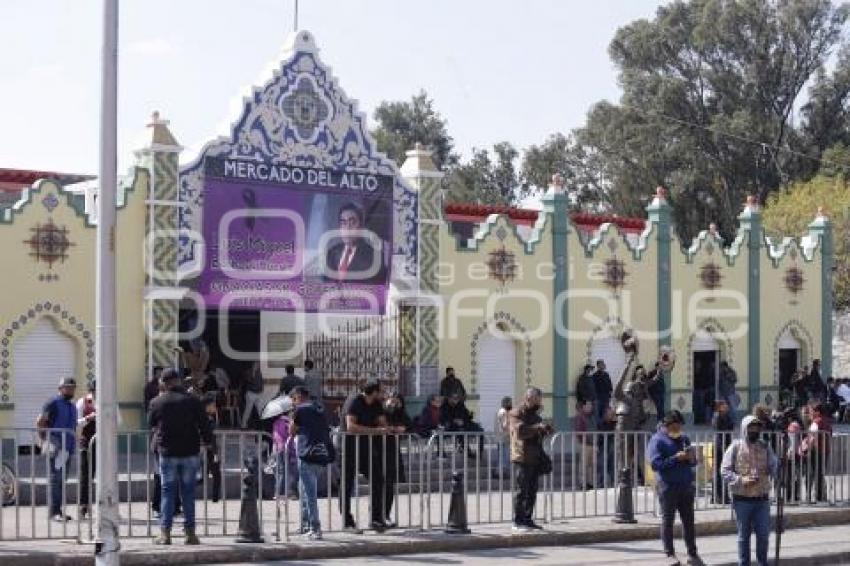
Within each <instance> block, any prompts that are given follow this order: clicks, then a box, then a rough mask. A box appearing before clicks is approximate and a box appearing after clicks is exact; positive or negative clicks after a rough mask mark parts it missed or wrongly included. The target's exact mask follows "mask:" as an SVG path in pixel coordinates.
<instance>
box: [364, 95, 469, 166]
mask: <svg viewBox="0 0 850 566" xmlns="http://www.w3.org/2000/svg"><path fill="white" fill-rule="evenodd" d="M374 118H375V122H376V123H377V127H376V128H375V129H374V130H373V131H372V137H374V138H375V141H376V142H377V144H378V149H379V150H380V151H382V152H384V153H385V154H387V156H389V157H390V158H391V159H393V160H395V162H396V163H397V164H398V165H401V164H402V163H404V160H405V159H406V157H407V156H406V154H405V153H406V152H407V151H408V150H410V149H413V146H414V145H415V144H416V143H421V144H422V145H424V146H425V147H427V148H428V149H430V150H431V151H432V152H433V157H434V162H435V163H436V165H437V167H441V166H442V167H448V166H451V165H452V164H454V163H455V162H456V161H457V156H456V155H455V154H454V153H453V149H454V141H453V140H452V137H451V136H450V135H449V134H448V127H447V123H446V120H445V118H443V117H442V115H440V113H439V112H437V111H436V110H435V109H434V101H433V100H431V99H430V98H429V97H428V94H427V93H426V92H425V91H424V90H421V91H419V94H416V95H414V96H413V97H412V98H411V99H410V102H388V101H384V102H381V103H380V104H379V105H378V107H377V108H376V109H375V114H374Z"/></svg>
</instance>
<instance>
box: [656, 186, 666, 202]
mask: <svg viewBox="0 0 850 566" xmlns="http://www.w3.org/2000/svg"><path fill="white" fill-rule="evenodd" d="M655 196H656V198H658V199H660V200H667V189H665V188H664V187H662V186H661V185H658V186H657V187H655Z"/></svg>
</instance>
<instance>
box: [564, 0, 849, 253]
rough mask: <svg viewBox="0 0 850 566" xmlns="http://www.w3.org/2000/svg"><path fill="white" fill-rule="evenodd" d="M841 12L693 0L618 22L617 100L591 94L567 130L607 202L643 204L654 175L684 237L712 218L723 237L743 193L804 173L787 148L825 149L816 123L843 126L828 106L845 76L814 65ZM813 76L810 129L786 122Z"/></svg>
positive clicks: (621, 208) (833, 38)
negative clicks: (577, 124)
mask: <svg viewBox="0 0 850 566" xmlns="http://www.w3.org/2000/svg"><path fill="white" fill-rule="evenodd" d="M846 18H847V9H846V8H845V7H843V6H842V7H839V8H836V7H834V6H833V5H832V4H831V2H829V0H809V1H806V2H767V1H764V0H740V1H736V2H732V1H724V0H691V1H688V2H685V1H675V2H672V3H670V4H669V5H667V6H663V7H661V8H659V9H658V11H657V13H656V17H655V18H654V19H653V20H651V21H650V20H638V21H635V22H632V23H631V24H629V25H627V26H625V27H623V28H621V29H620V30H618V31H617V33H616V35H615V37H614V39H613V41H612V42H611V45H610V48H609V51H610V54H611V58H612V60H613V62H614V64H615V65H616V66H617V68H618V70H619V81H620V85H621V86H622V90H623V95H622V98H621V100H620V103H619V104H611V103H608V102H600V103H598V104H597V105H596V106H594V107H593V108H592V109H591V110H590V112H589V114H588V118H587V124H586V126H585V127H584V128H581V129H579V130H578V131H577V132H576V140H577V142H578V143H579V144H581V145H582V146H583V147H585V148H586V149H587V152H588V154H589V155H593V156H594V159H595V164H591V165H589V166H590V167H592V168H593V169H596V170H597V175H596V177H597V178H600V179H604V180H605V182H606V183H607V185H608V186H607V187H605V189H606V191H605V192H606V194H607V195H608V196H609V200H610V202H611V205H612V207H613V208H614V209H615V211H616V212H619V213H622V214H635V213H640V212H642V208H643V206H644V204H645V202H646V198H647V197H648V196H649V195H650V194H651V193H652V191H653V188H654V187H655V186H656V185H658V184H663V185H665V186H667V187H668V189H670V194H671V204H672V205H673V212H674V218H675V220H676V223H677V227H678V229H679V232H680V235H681V236H682V237H683V238H684V239H686V240H687V239H689V238H690V237H692V236H693V235H694V234H695V233H696V232H697V231H698V230H700V229H704V228H705V227H706V226H707V225H708V224H709V222H712V221H713V222H717V223H718V224H719V226H720V229H721V232H724V235H726V236H730V235H731V233H732V232H733V231H734V229H735V226H736V217H737V215H738V213H739V212H740V209H741V206H742V204H743V202H744V200H745V198H746V196H747V195H748V194H753V195H755V196H757V197H758V198H759V200H760V201H761V202H764V200H765V199H766V198H767V196H768V195H770V194H771V193H773V192H774V191H776V190H777V189H778V188H779V187H780V186H782V185H783V184H785V183H787V182H788V181H791V180H794V179H799V178H801V177H802V176H805V175H808V176H810V175H811V174H812V173H813V171H812V163H811V160H809V161H808V162H806V163H803V162H802V161H801V158H800V157H799V156H796V155H795V154H794V153H793V152H799V153H804V152H806V151H807V150H810V149H812V148H814V149H815V151H817V150H818V148H820V150H822V149H823V148H825V147H826V145H823V144H824V143H826V142H830V141H832V140H834V139H835V136H833V135H831V134H830V135H825V133H824V132H823V130H824V129H833V130H835V129H845V130H846V126H845V124H843V123H835V122H830V121H829V120H828V119H826V116H827V112H829V111H830V110H828V109H831V108H835V106H836V105H839V106H840V105H841V104H842V103H843V102H844V101H846V96H847V92H848V89H847V87H846V85H847V84H850V81H848V80H847V79H845V78H843V76H839V75H835V74H834V75H833V76H832V79H834V81H832V82H830V81H827V80H826V78H825V77H827V75H826V74H825V73H823V72H822V68H823V65H824V63H825V62H826V60H827V58H828V57H829V54H830V51H831V49H832V48H834V47H835V45H836V44H837V43H838V42H839V41H840V39H841V31H842V28H843V25H844V22H845V20H846ZM844 59H847V57H845V58H844ZM844 68H845V67H841V68H840V69H839V70H842V72H844V71H843V69H844ZM818 73H821V75H818ZM817 76H820V77H821V79H822V80H821V83H817V81H816V83H817V84H819V85H820V86H819V91H816V92H815V91H813V95H814V94H817V97H815V100H814V103H813V105H812V106H811V108H810V109H809V111H808V113H805V112H804V118H806V124H805V126H806V128H808V129H806V128H803V129H800V128H795V127H794V125H793V124H792V121H791V119H792V115H793V112H794V109H795V104H799V100H800V98H801V95H802V94H803V91H804V89H805V86H806V84H807V82H808V81H809V80H810V79H813V78H817ZM827 83H829V84H827ZM833 83H834V84H833ZM824 108H826V109H827V110H824ZM842 108H843V107H842ZM816 116H817V119H816V118H815V117H816ZM838 137H839V138H841V136H838ZM753 142H755V143H753ZM828 145H829V144H828ZM821 146H822V147H821ZM786 149H787V150H792V151H785V150H786Z"/></svg>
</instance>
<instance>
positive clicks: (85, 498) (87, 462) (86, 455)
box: [77, 381, 97, 519]
mask: <svg viewBox="0 0 850 566" xmlns="http://www.w3.org/2000/svg"><path fill="white" fill-rule="evenodd" d="M94 393H95V382H94V381H91V382H89V392H88V395H86V396H85V397H81V398H80V399H78V400H77V415H78V416H79V418H78V419H77V425H78V426H79V427H80V435H79V440H80V519H85V518H86V516H87V515H88V514H89V493H90V491H91V479H92V477H93V476H94V466H95V462H96V461H97V458H96V455H95V446H94V444H93V443H92V438H94V433H95V430H96V422H97V411H96V406H95V398H94Z"/></svg>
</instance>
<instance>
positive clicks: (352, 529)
mask: <svg viewBox="0 0 850 566" xmlns="http://www.w3.org/2000/svg"><path fill="white" fill-rule="evenodd" d="M342 532H344V533H348V534H350V535H362V534H363V530H362V529H358V528H357V525H345V526H344V527H343V528H342Z"/></svg>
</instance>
